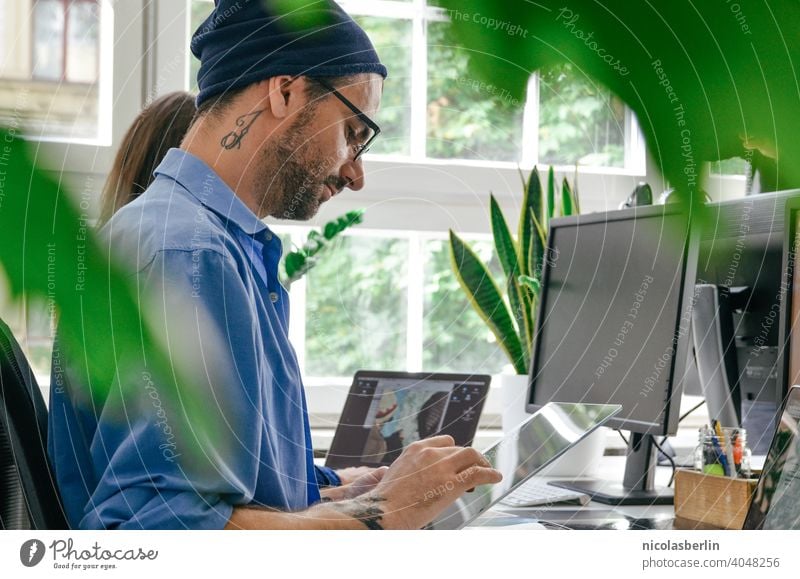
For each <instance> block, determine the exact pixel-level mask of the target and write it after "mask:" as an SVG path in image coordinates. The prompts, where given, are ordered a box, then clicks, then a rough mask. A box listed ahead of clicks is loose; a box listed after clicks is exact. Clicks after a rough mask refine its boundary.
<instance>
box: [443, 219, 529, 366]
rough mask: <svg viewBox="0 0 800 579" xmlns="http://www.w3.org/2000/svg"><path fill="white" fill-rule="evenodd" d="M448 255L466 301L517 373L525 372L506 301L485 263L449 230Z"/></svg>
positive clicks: (520, 347) (523, 360) (520, 346)
mask: <svg viewBox="0 0 800 579" xmlns="http://www.w3.org/2000/svg"><path fill="white" fill-rule="evenodd" d="M450 259H451V265H452V268H453V271H454V272H455V274H456V278H457V279H458V283H459V284H460V285H461V288H462V289H463V290H464V292H465V293H466V294H467V296H468V298H469V301H470V304H472V307H473V308H474V309H475V311H476V312H477V313H478V315H479V316H480V317H481V318H482V319H483V320H484V322H485V323H486V325H487V326H488V327H489V329H490V330H491V331H492V333H493V334H494V336H495V338H497V342H498V344H499V345H500V347H501V348H502V349H503V351H504V352H505V353H506V355H507V356H508V358H509V360H511V363H512V364H513V366H514V369H515V370H516V371H517V372H518V373H519V374H525V373H526V372H527V366H526V365H525V356H524V354H523V351H522V344H521V343H520V339H519V336H518V335H517V332H516V329H515V328H514V322H513V320H512V317H511V314H510V313H509V311H508V307H507V306H506V303H505V302H504V301H503V297H502V295H501V293H500V289H499V288H498V287H497V284H496V283H495V281H494V279H493V278H492V276H491V274H490V273H489V271H488V270H487V269H486V266H485V265H484V264H483V263H482V262H481V260H480V258H478V256H477V255H476V254H475V252H474V251H472V249H471V248H470V247H469V245H467V244H466V243H465V242H464V241H463V240H462V239H461V238H460V237H458V235H456V234H455V233H454V232H453V231H452V230H451V231H450Z"/></svg>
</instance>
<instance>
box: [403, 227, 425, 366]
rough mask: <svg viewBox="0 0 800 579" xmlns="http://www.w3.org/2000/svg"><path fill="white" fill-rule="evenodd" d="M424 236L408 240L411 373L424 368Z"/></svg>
mask: <svg viewBox="0 0 800 579" xmlns="http://www.w3.org/2000/svg"><path fill="white" fill-rule="evenodd" d="M422 243H423V242H422V236H420V235H413V234H412V235H410V236H409V238H408V286H407V287H408V290H407V291H408V313H407V321H406V328H407V329H406V366H407V368H408V371H409V372H420V371H422V370H423V368H422V340H423V336H422V333H423V332H422V325H423V324H422V320H423V316H424V314H425V313H424V306H425V293H424V286H423V284H424V283H425V279H424V277H425V276H424V275H423V273H424V271H423V270H424V267H425V264H424V262H423V260H422Z"/></svg>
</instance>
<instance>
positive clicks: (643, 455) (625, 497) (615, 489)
mask: <svg viewBox="0 0 800 579" xmlns="http://www.w3.org/2000/svg"><path fill="white" fill-rule="evenodd" d="M655 474H656V446H655V444H653V437H652V435H650V434H638V433H631V438H630V441H629V442H628V457H627V459H626V461H625V478H624V479H623V482H622V483H621V484H620V483H618V482H614V481H603V480H571V481H552V482H551V483H550V484H551V485H555V486H557V487H561V488H565V489H569V490H574V491H578V492H581V493H586V494H587V495H589V496H591V497H592V500H593V501H596V502H598V503H603V504H606V505H618V506H622V505H671V504H673V502H674V492H673V490H672V489H671V488H669V487H656V486H655Z"/></svg>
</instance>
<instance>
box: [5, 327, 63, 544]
mask: <svg viewBox="0 0 800 579" xmlns="http://www.w3.org/2000/svg"><path fill="white" fill-rule="evenodd" d="M67 528H69V526H68V525H67V521H66V518H65V515H64V509H63V507H62V505H61V500H60V498H59V494H58V488H57V486H56V481H55V477H54V476H53V471H52V469H51V468H50V463H49V461H48V459H47V407H46V406H45V404H44V399H43V398H42V394H41V391H40V390H39V385H38V384H37V383H36V378H35V377H34V375H33V372H32V371H31V367H30V365H29V364H28V361H27V359H26V358H25V355H24V354H23V353H22V350H21V348H20V347H19V344H18V343H17V341H16V339H14V335H13V334H12V333H11V330H10V329H9V327H8V326H7V325H6V324H5V322H3V321H2V320H0V529H67Z"/></svg>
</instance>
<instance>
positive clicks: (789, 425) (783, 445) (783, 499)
mask: <svg viewBox="0 0 800 579" xmlns="http://www.w3.org/2000/svg"><path fill="white" fill-rule="evenodd" d="M799 431H800V387H797V386H795V387H794V388H792V389H791V390H790V391H789V396H788V397H787V399H786V404H785V405H784V408H783V413H782V414H781V420H780V423H779V424H778V429H777V431H776V432H775V436H774V437H773V438H772V444H771V445H770V448H769V452H767V459H766V461H765V462H764V470H763V471H762V472H761V477H760V478H759V479H758V485H757V486H756V490H755V492H754V493H753V499H752V501H751V503H750V510H749V511H748V512H747V518H746V519H745V522H744V528H745V529H783V530H786V529H800V432H799Z"/></svg>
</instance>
